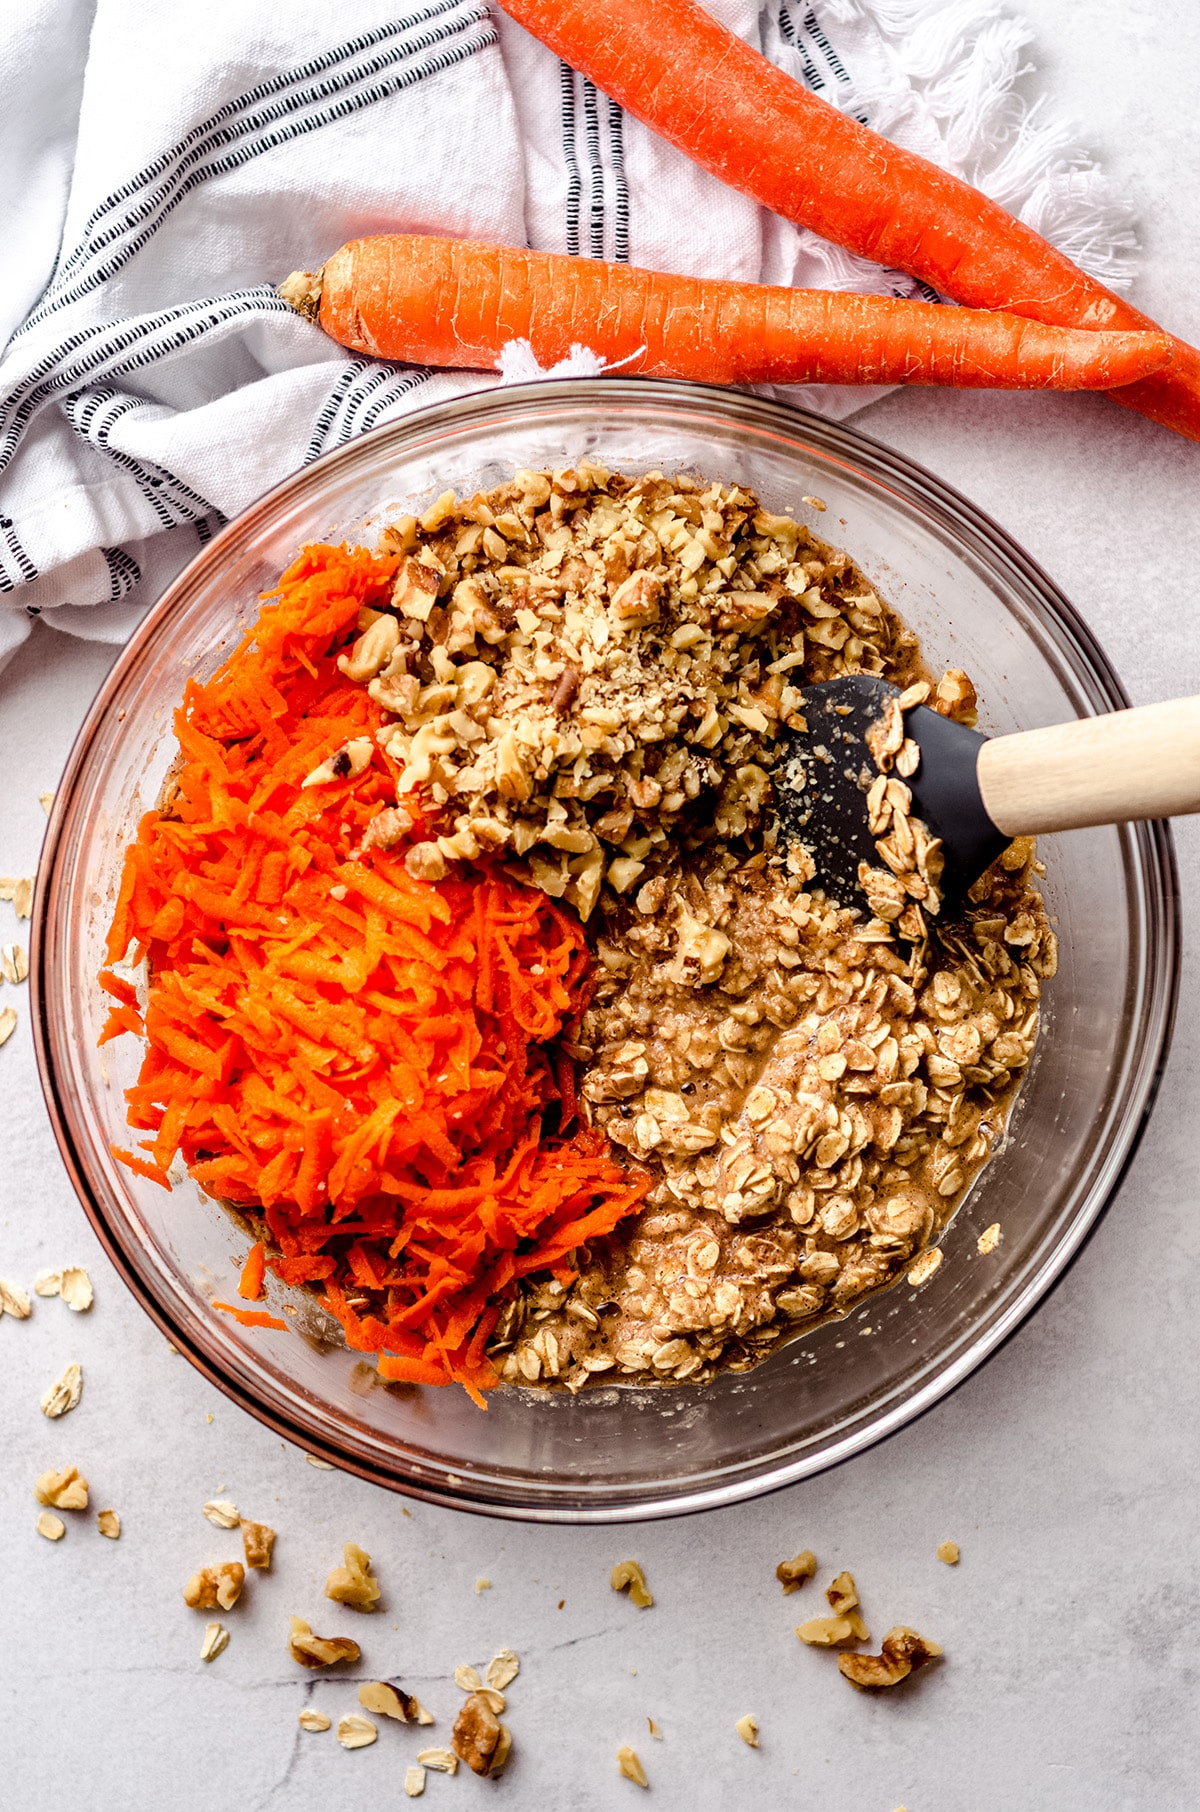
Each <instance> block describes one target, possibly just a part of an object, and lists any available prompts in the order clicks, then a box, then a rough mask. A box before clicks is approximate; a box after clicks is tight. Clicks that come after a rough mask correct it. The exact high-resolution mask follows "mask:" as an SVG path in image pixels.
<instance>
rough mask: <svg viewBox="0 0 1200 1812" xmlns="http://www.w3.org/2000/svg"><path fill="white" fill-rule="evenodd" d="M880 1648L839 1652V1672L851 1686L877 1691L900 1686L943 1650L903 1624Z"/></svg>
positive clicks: (886, 1638)
mask: <svg viewBox="0 0 1200 1812" xmlns="http://www.w3.org/2000/svg"><path fill="white" fill-rule="evenodd" d="M880 1647H881V1651H882V1652H881V1653H880V1654H878V1655H839V1656H838V1672H839V1673H842V1674H844V1675H845V1677H846V1679H847V1680H849V1682H850V1684H851V1686H857V1687H860V1688H862V1689H863V1690H865V1691H873V1690H875V1689H877V1688H880V1687H884V1686H895V1685H897V1684H898V1683H899V1682H900V1681H901V1680H905V1679H907V1678H908V1676H909V1674H914V1673H916V1671H917V1669H918V1668H920V1667H924V1666H925V1664H926V1662H927V1661H932V1660H934V1659H935V1658H936V1657H937V1656H938V1655H940V1654H941V1652H942V1651H941V1648H940V1646H939V1645H938V1643H936V1642H928V1641H926V1639H925V1637H924V1636H918V1634H917V1632H916V1630H910V1629H908V1628H906V1627H905V1625H904V1624H902V1623H898V1624H897V1625H896V1627H895V1628H894V1629H890V1630H889V1631H888V1633H887V1635H886V1636H885V1637H884V1639H883V1642H882V1643H881V1645H880Z"/></svg>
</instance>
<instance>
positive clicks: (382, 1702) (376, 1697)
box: [358, 1680, 412, 1724]
mask: <svg viewBox="0 0 1200 1812" xmlns="http://www.w3.org/2000/svg"><path fill="white" fill-rule="evenodd" d="M405 1697H407V1695H405ZM358 1702H359V1704H360V1705H361V1706H362V1708H363V1710H364V1711H373V1712H375V1713H376V1715H377V1716H378V1717H381V1718H395V1720H396V1722H397V1723H398V1724H407V1723H408V1718H409V1710H410V1708H411V1705H412V1701H411V1699H410V1700H409V1701H408V1704H407V1705H406V1704H405V1699H404V1698H402V1697H401V1695H400V1693H399V1692H398V1690H397V1689H396V1687H394V1686H389V1685H388V1683H387V1681H386V1680H364V1681H363V1683H362V1685H361V1686H360V1687H359V1689H358Z"/></svg>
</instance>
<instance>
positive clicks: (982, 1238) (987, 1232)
mask: <svg viewBox="0 0 1200 1812" xmlns="http://www.w3.org/2000/svg"><path fill="white" fill-rule="evenodd" d="M1003 1237H1004V1235H1003V1234H1002V1233H1001V1231H1000V1223H999V1221H993V1222H992V1224H991V1226H990V1227H985V1228H984V1230H983V1232H982V1233H981V1234H980V1235H979V1238H978V1239H977V1240H976V1242H975V1250H976V1251H977V1252H978V1253H979V1256H980V1257H981V1258H986V1257H987V1255H988V1253H989V1252H994V1251H995V1250H996V1247H997V1246H998V1245H999V1244H1000V1241H1001V1240H1002V1239H1003Z"/></svg>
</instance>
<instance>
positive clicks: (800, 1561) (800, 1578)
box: [775, 1548, 817, 1597]
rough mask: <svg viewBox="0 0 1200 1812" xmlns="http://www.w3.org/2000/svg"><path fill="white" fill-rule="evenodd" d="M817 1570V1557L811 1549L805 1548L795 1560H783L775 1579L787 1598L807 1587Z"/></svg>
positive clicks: (776, 1571) (776, 1570) (777, 1569)
mask: <svg viewBox="0 0 1200 1812" xmlns="http://www.w3.org/2000/svg"><path fill="white" fill-rule="evenodd" d="M816 1570H817V1557H816V1555H815V1554H814V1553H813V1551H812V1549H811V1548H805V1549H804V1550H803V1552H802V1553H800V1554H797V1556H796V1558H795V1559H794V1560H781V1561H780V1563H779V1565H778V1566H777V1567H776V1569H775V1577H776V1579H777V1580H778V1581H779V1583H780V1584H781V1585H782V1587H783V1591H784V1596H785V1597H786V1596H787V1594H788V1593H789V1592H798V1591H799V1590H800V1588H801V1587H802V1586H806V1585H807V1584H808V1582H809V1580H810V1579H811V1578H812V1576H813V1574H814V1573H815V1572H816Z"/></svg>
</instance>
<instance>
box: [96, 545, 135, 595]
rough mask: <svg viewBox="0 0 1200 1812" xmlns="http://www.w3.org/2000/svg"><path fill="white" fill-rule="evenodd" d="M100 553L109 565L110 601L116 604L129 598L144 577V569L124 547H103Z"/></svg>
mask: <svg viewBox="0 0 1200 1812" xmlns="http://www.w3.org/2000/svg"><path fill="white" fill-rule="evenodd" d="M100 552H101V553H102V554H103V555H104V558H105V560H106V561H107V563H108V583H109V593H108V601H109V603H110V604H116V603H117V602H118V601H119V600H120V599H121V598H127V597H128V596H129V594H130V592H131V591H132V590H133V588H134V586H135V585H136V584H137V582H138V580H139V579H140V578H141V576H142V569H141V567H140V566H139V565H138V563H137V561H136V560H135V559H134V558H133V555H132V554H127V553H126V552H125V549H124V548H123V547H102V548H101V549H100Z"/></svg>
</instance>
